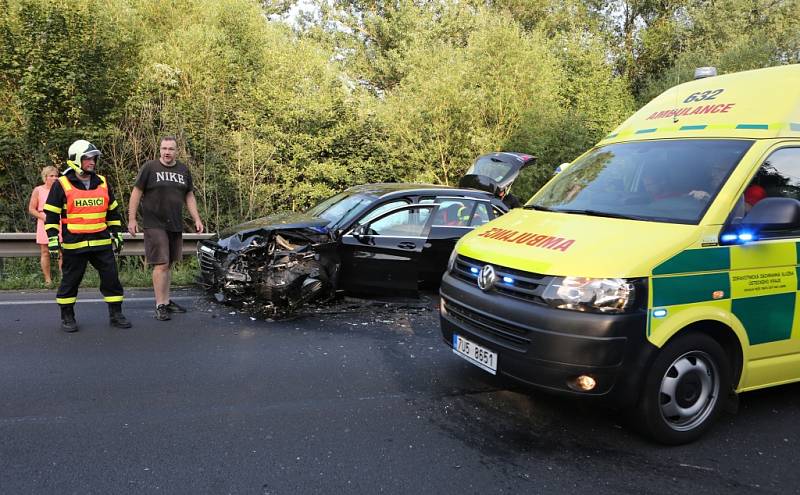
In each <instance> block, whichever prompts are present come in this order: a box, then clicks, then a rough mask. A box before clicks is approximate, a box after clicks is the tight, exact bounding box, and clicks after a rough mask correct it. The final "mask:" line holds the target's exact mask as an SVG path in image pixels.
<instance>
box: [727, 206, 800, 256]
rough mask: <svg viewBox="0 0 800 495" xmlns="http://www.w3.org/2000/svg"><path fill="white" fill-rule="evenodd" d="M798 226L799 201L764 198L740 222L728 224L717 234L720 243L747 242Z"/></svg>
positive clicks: (799, 218)
mask: <svg viewBox="0 0 800 495" xmlns="http://www.w3.org/2000/svg"><path fill="white" fill-rule="evenodd" d="M798 227H800V201H798V200H796V199H793V198H764V199H762V200H761V201H759V202H758V203H756V205H755V206H753V209H752V210H750V212H749V213H747V215H745V216H744V218H743V219H742V221H741V223H738V224H734V225H729V226H728V227H727V228H726V229H725V230H724V231H723V232H722V234H720V236H719V243H720V244H721V245H730V244H747V243H749V242H753V241H757V240H758V239H760V238H764V237H769V235H768V234H769V233H770V232H777V233H780V232H783V231H786V230H792V229H797V228H798Z"/></svg>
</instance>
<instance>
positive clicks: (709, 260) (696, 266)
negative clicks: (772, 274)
mask: <svg viewBox="0 0 800 495" xmlns="http://www.w3.org/2000/svg"><path fill="white" fill-rule="evenodd" d="M798 259H800V258H798ZM730 267H731V252H730V248H728V247H716V248H703V249H687V250H685V251H681V252H680V253H678V254H676V255H675V256H673V257H672V258H670V259H668V260H666V261H665V262H663V263H661V264H660V265H658V266H656V267H655V268H653V275H668V274H671V273H694V272H713V271H716V270H729V269H730Z"/></svg>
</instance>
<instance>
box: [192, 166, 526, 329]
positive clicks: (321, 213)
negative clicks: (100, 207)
mask: <svg viewBox="0 0 800 495" xmlns="http://www.w3.org/2000/svg"><path fill="white" fill-rule="evenodd" d="M492 156H494V160H493V161H492V160H491V159H489V160H488V161H487V157H492ZM521 157H522V158H521ZM481 160H483V161H481ZM531 162H532V157H530V156H528V155H520V154H516V153H493V154H491V155H486V156H484V157H480V158H479V159H478V160H476V161H475V163H474V164H473V166H472V167H471V168H470V170H469V173H468V175H467V176H465V178H464V179H462V181H461V183H460V184H461V185H462V187H459V188H455V187H447V186H436V185H422V184H367V185H361V186H355V187H351V188H349V189H347V190H346V191H344V192H342V193H339V194H337V195H335V196H332V197H330V198H328V199H326V200H325V201H323V202H321V203H320V204H318V205H317V206H315V207H313V208H311V209H309V210H308V211H306V212H305V213H294V212H289V213H278V214H274V215H270V216H266V217H263V218H259V219H256V220H252V221H249V222H246V223H243V224H240V225H237V226H235V227H232V228H230V229H227V230H225V231H223V232H221V233H220V234H219V235H218V236H215V237H214V238H212V239H210V240H205V241H201V242H200V243H199V244H198V251H197V256H198V260H199V262H200V273H201V282H202V284H203V285H204V286H205V288H206V289H207V290H208V291H209V292H211V293H213V294H214V295H215V297H216V298H217V299H218V300H219V301H229V302H246V301H252V302H256V303H258V304H259V306H260V307H261V308H263V309H265V310H267V311H270V312H273V313H280V312H291V311H293V310H294V309H296V308H297V307H298V306H300V305H301V304H303V303H305V302H308V301H310V300H312V299H320V298H329V297H331V296H332V295H333V294H335V293H336V291H338V290H343V291H347V292H349V293H354V294H367V295H375V294H392V295H411V294H415V293H416V291H417V289H418V288H419V287H420V285H423V284H430V285H435V284H437V283H438V282H439V280H440V279H441V277H442V274H443V272H444V270H445V267H446V265H447V259H448V257H449V256H450V253H451V251H452V249H453V247H454V246H455V243H456V241H458V239H460V238H461V237H462V236H463V235H464V234H466V233H467V232H469V231H470V230H472V229H473V228H475V227H477V226H479V225H483V224H484V223H486V222H489V221H490V220H492V219H493V218H495V217H497V216H499V215H502V214H504V213H505V212H506V211H508V207H507V206H506V205H505V204H504V203H503V201H502V200H501V199H500V198H501V197H502V196H503V195H504V193H506V192H507V190H508V187H510V184H511V182H512V181H513V178H514V177H516V176H517V175H518V174H519V172H520V170H521V169H522V168H524V167H525V166H526V165H528V164H530V163H531ZM509 179H510V180H509ZM464 185H469V186H470V187H463V186H464ZM476 187H477V188H481V189H483V190H481V189H475V188H476Z"/></svg>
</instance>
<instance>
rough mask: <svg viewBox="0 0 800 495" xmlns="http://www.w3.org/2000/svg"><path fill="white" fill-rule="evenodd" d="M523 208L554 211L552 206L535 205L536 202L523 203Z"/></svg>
mask: <svg viewBox="0 0 800 495" xmlns="http://www.w3.org/2000/svg"><path fill="white" fill-rule="evenodd" d="M523 208H524V209H526V210H536V211H554V210H553V209H552V208H548V207H547V206H542V205H536V204H533V205H525V206H523Z"/></svg>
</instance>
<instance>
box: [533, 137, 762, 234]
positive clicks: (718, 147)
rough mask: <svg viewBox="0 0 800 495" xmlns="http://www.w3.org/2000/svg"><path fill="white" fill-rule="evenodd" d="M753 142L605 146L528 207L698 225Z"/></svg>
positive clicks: (690, 141)
mask: <svg viewBox="0 0 800 495" xmlns="http://www.w3.org/2000/svg"><path fill="white" fill-rule="evenodd" d="M752 144H753V141H747V140H719V139H684V140H668V141H667V140H664V141H642V142H635V143H620V144H611V145H608V146H601V147H599V148H596V149H594V150H592V151H591V152H589V153H588V154H586V155H585V156H583V157H582V158H580V159H579V160H578V161H576V162H575V163H573V164H572V165H570V166H569V167H567V169H566V170H565V171H563V172H561V173H560V174H559V175H557V176H556V177H555V178H554V179H553V180H552V181H551V182H550V183H549V184H547V185H546V186H545V187H543V188H542V190H540V191H539V193H537V194H536V195H535V196H534V197H533V198H532V199H531V201H530V202H529V203H528V204H527V205H526V208H533V209H542V210H552V211H559V212H565V213H576V214H587V215H596V216H608V217H619V218H631V219H637V220H649V221H656V222H670V223H687V224H697V223H699V222H700V219H701V218H702V217H703V214H704V213H705V212H706V210H707V209H708V207H709V205H710V204H711V203H712V202H713V200H714V198H715V197H716V195H717V193H718V192H719V190H720V189H721V188H722V185H723V184H724V183H725V181H726V180H727V178H728V176H729V175H730V174H731V172H732V171H733V169H734V168H736V165H737V164H738V163H739V161H740V160H741V159H742V156H744V154H745V153H746V152H747V150H748V149H750V146H752Z"/></svg>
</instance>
